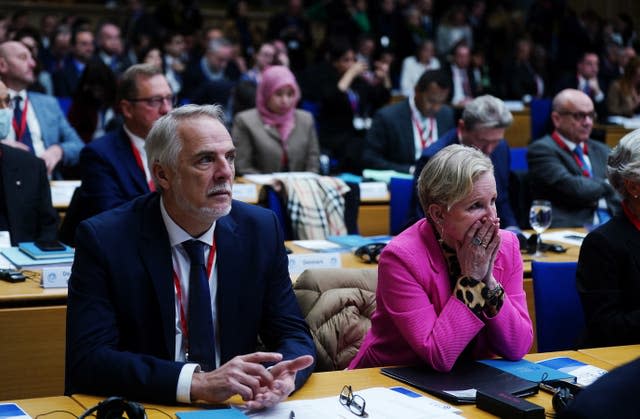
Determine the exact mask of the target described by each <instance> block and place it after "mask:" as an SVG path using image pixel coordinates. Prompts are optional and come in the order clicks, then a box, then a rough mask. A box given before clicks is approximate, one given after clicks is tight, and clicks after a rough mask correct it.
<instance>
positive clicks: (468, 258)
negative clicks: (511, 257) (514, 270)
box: [456, 217, 500, 281]
mask: <svg viewBox="0 0 640 419" xmlns="http://www.w3.org/2000/svg"><path fill="white" fill-rule="evenodd" d="M499 229H500V220H498V219H493V220H492V219H488V218H486V217H485V218H482V219H480V220H477V221H475V222H474V223H473V224H472V225H471V227H469V230H467V232H466V234H465V236H464V240H463V241H462V242H461V243H459V244H458V246H457V248H456V254H457V256H458V262H459V263H460V270H461V273H462V274H463V275H467V276H470V277H472V278H475V279H477V280H482V281H484V280H485V279H486V278H490V277H491V272H492V270H493V263H494V261H495V258H496V255H497V253H498V248H499V247H500V235H499V234H498V231H499Z"/></svg>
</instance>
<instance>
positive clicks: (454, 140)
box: [409, 95, 519, 231]
mask: <svg viewBox="0 0 640 419" xmlns="http://www.w3.org/2000/svg"><path fill="white" fill-rule="evenodd" d="M511 122H513V116H512V115H511V112H509V110H508V109H507V108H506V106H505V105H504V102H502V101H501V100H500V99H498V98H496V97H493V96H490V95H484V96H480V97H477V98H475V99H474V100H472V101H471V102H469V103H467V105H466V106H465V107H464V111H463V112H462V118H461V119H460V121H458V127H457V128H456V129H453V130H451V131H449V132H447V133H446V134H444V135H443V136H442V137H440V139H439V140H438V141H437V142H436V143H435V144H434V145H432V146H431V147H429V148H426V149H425V150H424V151H423V152H422V156H420V159H418V161H417V163H416V170H415V172H414V175H413V176H414V177H413V183H414V185H416V184H417V183H418V177H419V176H420V172H422V169H423V168H424V166H425V165H426V164H427V162H428V161H429V159H430V158H431V157H433V156H434V155H435V154H436V153H437V152H438V151H440V150H442V149H443V148H445V147H446V146H448V145H451V144H463V145H466V146H470V147H476V148H477V149H479V150H480V151H482V152H483V153H484V154H486V155H487V156H489V157H490V158H491V162H492V163H493V174H494V176H495V179H496V189H497V191H498V198H497V200H496V210H497V211H498V216H499V217H500V228H509V229H513V230H516V231H518V230H519V227H518V222H517V221H516V217H515V215H514V213H513V210H512V208H511V204H510V201H509V170H510V166H511V154H510V151H509V145H508V144H507V142H506V141H505V140H504V131H505V129H507V128H508V127H509V125H511ZM412 189H413V195H412V197H411V204H410V207H409V211H411V210H413V211H415V212H414V213H413V214H410V221H417V219H418V218H422V217H424V212H423V211H422V208H421V206H420V203H419V201H418V197H417V195H416V188H415V187H414V188H412Z"/></svg>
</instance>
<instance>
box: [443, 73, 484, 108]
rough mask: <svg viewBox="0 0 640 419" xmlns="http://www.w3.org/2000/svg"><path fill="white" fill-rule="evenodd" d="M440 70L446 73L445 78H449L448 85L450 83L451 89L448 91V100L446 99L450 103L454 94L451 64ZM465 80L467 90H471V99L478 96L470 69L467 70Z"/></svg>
mask: <svg viewBox="0 0 640 419" xmlns="http://www.w3.org/2000/svg"><path fill="white" fill-rule="evenodd" d="M442 69H443V70H444V71H445V72H446V74H447V77H449V83H451V89H450V91H449V98H448V101H449V102H451V100H452V99H453V96H454V93H455V92H454V91H453V90H454V84H453V68H452V67H451V64H447V65H444V66H443V68H442ZM467 80H469V89H471V97H476V96H478V95H479V94H480V93H479V88H478V85H477V84H476V80H475V77H473V72H472V71H471V68H470V67H469V68H468V69H467Z"/></svg>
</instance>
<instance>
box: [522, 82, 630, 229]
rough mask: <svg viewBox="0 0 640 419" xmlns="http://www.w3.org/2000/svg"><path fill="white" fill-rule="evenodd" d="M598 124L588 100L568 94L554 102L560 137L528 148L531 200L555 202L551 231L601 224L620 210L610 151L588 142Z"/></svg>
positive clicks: (568, 91) (578, 93) (575, 93)
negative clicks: (610, 170)
mask: <svg viewBox="0 0 640 419" xmlns="http://www.w3.org/2000/svg"><path fill="white" fill-rule="evenodd" d="M595 119H596V114H595V112H594V107H593V102H592V101H591V99H590V98H589V96H587V95H586V94H585V93H583V92H581V91H580V90H577V89H565V90H563V91H561V92H560V93H558V94H557V95H556V97H555V98H554V99H553V104H552V112H551V120H552V121H553V125H554V127H555V131H554V132H553V133H552V134H551V135H547V136H545V137H543V138H540V139H538V140H535V141H534V142H532V143H531V144H530V145H529V147H528V150H527V161H528V164H529V176H530V187H531V193H532V198H533V199H546V200H549V201H551V205H552V208H553V217H552V221H551V226H552V227H583V226H586V225H593V224H600V223H603V222H606V221H607V220H608V219H609V218H610V217H611V216H612V215H614V214H616V213H617V212H618V211H619V210H620V196H619V195H618V194H617V193H616V192H615V190H614V189H613V188H612V187H611V185H610V184H609V182H608V181H607V176H606V171H607V158H608V156H609V153H610V150H609V147H607V146H606V145H605V144H603V143H601V142H598V141H594V140H591V139H589V136H590V135H591V129H592V128H593V122H594V121H595Z"/></svg>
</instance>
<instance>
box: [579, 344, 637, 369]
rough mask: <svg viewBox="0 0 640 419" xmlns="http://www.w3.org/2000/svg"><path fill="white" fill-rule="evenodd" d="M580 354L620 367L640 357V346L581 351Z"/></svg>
mask: <svg viewBox="0 0 640 419" xmlns="http://www.w3.org/2000/svg"><path fill="white" fill-rule="evenodd" d="M578 352H580V353H582V354H586V355H589V356H590V357H592V358H596V359H600V360H602V361H605V362H608V363H609V364H612V365H613V366H616V367H619V366H621V365H624V364H626V363H628V362H631V361H633V360H634V359H636V358H638V357H640V345H628V346H611V347H608V348H591V349H580V350H579V351H578Z"/></svg>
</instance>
